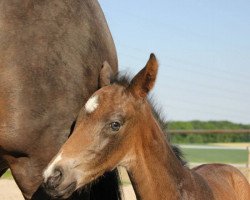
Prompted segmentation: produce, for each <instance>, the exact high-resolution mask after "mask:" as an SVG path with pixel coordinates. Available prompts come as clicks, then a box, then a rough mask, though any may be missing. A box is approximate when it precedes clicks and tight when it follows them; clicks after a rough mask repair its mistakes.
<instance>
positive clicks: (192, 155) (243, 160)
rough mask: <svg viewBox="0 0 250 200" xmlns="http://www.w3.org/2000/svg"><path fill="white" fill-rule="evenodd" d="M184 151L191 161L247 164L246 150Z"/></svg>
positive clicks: (187, 158)
mask: <svg viewBox="0 0 250 200" xmlns="http://www.w3.org/2000/svg"><path fill="white" fill-rule="evenodd" d="M182 150H183V153H184V156H185V158H186V160H187V161H188V162H191V163H211V162H219V163H236V164H247V156H248V153H247V151H246V150H231V149H226V150H225V149H185V148H183V149H182Z"/></svg>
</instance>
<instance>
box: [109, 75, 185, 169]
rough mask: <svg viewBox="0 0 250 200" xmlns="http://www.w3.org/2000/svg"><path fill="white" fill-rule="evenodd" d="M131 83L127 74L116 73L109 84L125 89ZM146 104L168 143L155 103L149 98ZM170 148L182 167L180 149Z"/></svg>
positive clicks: (182, 161)
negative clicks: (148, 104) (149, 106)
mask: <svg viewBox="0 0 250 200" xmlns="http://www.w3.org/2000/svg"><path fill="white" fill-rule="evenodd" d="M130 81H131V78H130V75H129V74H121V73H118V74H116V75H115V76H114V77H113V78H112V81H111V84H118V85H122V86H124V87H127V86H129V83H130ZM148 102H149V103H150V105H151V108H152V112H153V114H154V117H155V119H156V120H157V122H158V123H159V125H160V127H161V129H162V130H163V132H164V133H165V136H166V137H165V138H166V140H168V141H169V143H170V135H169V133H168V132H167V131H166V128H165V124H166V120H164V118H163V116H162V114H161V111H160V109H159V107H158V105H157V104H156V103H155V101H154V100H153V97H152V96H150V97H149V98H148ZM170 145H171V148H172V150H173V152H174V154H175V156H176V157H177V158H178V160H179V161H180V162H181V163H182V165H186V164H187V162H186V161H185V159H184V156H183V153H182V151H181V149H180V148H179V147H178V146H176V145H173V144H171V143H170Z"/></svg>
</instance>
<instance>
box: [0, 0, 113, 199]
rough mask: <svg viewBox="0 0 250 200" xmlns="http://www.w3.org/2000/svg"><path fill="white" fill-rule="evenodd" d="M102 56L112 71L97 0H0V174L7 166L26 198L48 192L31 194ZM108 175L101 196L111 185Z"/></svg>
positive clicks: (92, 83)
mask: <svg viewBox="0 0 250 200" xmlns="http://www.w3.org/2000/svg"><path fill="white" fill-rule="evenodd" d="M105 60H107V61H108V62H109V63H112V66H113V70H114V71H116V70H117V57H116V51H115V46H114V43H113V40H112V37H111V34H110V32H109V29H108V26H107V23H106V21H105V17H104V15H103V13H102V10H101V8H100V6H99V4H98V2H97V1H96V0H39V1H38V0H22V1H21V0H19V1H16V0H1V1H0V174H1V175H2V174H3V173H4V172H5V171H6V170H7V169H8V168H10V169H11V172H12V174H13V176H14V178H15V180H16V182H17V184H18V186H19V188H20V189H21V191H22V193H23V195H24V197H25V198H26V199H31V198H32V199H42V200H45V199H47V197H45V196H43V195H42V194H41V193H40V192H39V191H40V190H39V191H38V192H37V193H36V194H34V193H35V192H36V190H37V189H38V187H39V185H40V183H41V182H42V171H43V169H44V167H45V166H46V165H47V164H48V162H49V161H50V160H51V158H52V157H53V156H54V155H55V154H56V153H57V151H58V150H59V148H60V147H61V145H62V144H63V143H64V142H65V141H66V140H67V138H68V136H69V134H70V132H71V129H72V127H73V123H74V121H75V119H76V117H77V115H78V112H79V110H80V108H81V107H82V105H83V104H84V102H85V101H86V100H87V99H88V97H89V96H90V95H91V94H92V93H93V92H94V91H95V90H97V89H98V74H99V71H100V69H101V67H102V63H103V62H104V61H105ZM109 178H110V182H109V181H107V182H106V181H105V180H103V185H101V186H100V187H102V188H103V190H102V191H103V193H100V194H97V196H98V195H100V196H101V199H104V198H105V192H107V193H112V192H113V193H115V192H116V189H117V187H116V186H115V184H116V183H115V182H114V181H115V176H114V175H112V174H111V175H110V177H109ZM101 182H102V181H101ZM101 182H100V184H101ZM105 182H106V183H105ZM112 183H114V184H113V186H114V187H111V188H110V192H109V190H108V189H107V188H105V187H106V186H107V187H108V185H109V186H112ZM95 188H96V189H97V190H98V186H95ZM112 188H113V189H112ZM115 188H116V189H115ZM91 195H94V192H93V193H92V194H91ZM32 196H33V197H32ZM76 196H78V195H76ZM114 196H116V194H115V195H114ZM96 198H97V197H96ZM108 198H109V199H110V196H108ZM84 199H88V198H84ZM97 199H99V198H97ZM115 199H116V198H115Z"/></svg>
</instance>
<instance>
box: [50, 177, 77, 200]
mask: <svg viewBox="0 0 250 200" xmlns="http://www.w3.org/2000/svg"><path fill="white" fill-rule="evenodd" d="M76 187H77V183H76V181H74V182H71V183H67V184H61V185H59V186H58V187H56V188H49V189H48V188H46V192H47V194H48V195H50V196H51V197H52V198H53V199H67V198H69V197H70V196H71V195H72V194H73V192H74V191H76Z"/></svg>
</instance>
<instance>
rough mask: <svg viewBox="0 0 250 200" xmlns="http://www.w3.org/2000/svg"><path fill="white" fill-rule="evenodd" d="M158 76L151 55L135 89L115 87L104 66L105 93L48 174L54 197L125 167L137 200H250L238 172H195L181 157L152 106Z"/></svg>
mask: <svg viewBox="0 0 250 200" xmlns="http://www.w3.org/2000/svg"><path fill="white" fill-rule="evenodd" d="M157 71H158V63H157V60H156V58H155V56H154V55H153V54H152V55H151V56H150V59H149V61H148V63H147V64H146V67H145V68H143V69H142V70H141V71H140V72H139V73H138V74H137V75H136V76H135V77H134V78H133V80H132V81H131V83H130V84H128V85H126V84H121V83H114V84H111V85H110V81H109V77H110V72H111V71H110V70H109V67H108V64H107V63H106V64H105V65H104V67H103V69H102V72H101V76H100V84H101V86H105V87H102V88H101V89H100V90H98V91H97V92H96V93H94V94H93V96H92V97H91V98H90V99H89V100H88V102H87V103H86V105H85V106H84V108H83V109H82V110H81V114H80V116H79V117H78V121H77V124H76V128H75V131H74V132H73V134H72V136H71V137H70V138H69V140H68V141H67V142H66V143H65V144H64V146H63V147H62V149H61V150H60V152H59V154H58V155H57V157H55V158H54V160H53V161H52V163H51V164H50V165H49V166H48V168H47V170H46V171H45V173H44V177H45V183H46V186H47V188H49V190H50V192H51V193H52V194H54V195H55V196H61V197H65V195H66V196H67V195H68V194H67V193H69V191H71V192H72V191H73V190H76V189H78V188H80V187H82V186H84V185H86V184H88V183H90V182H91V181H93V180H94V179H96V178H98V177H99V176H101V175H103V174H104V172H106V171H110V170H112V169H114V168H115V167H117V166H123V167H125V168H126V169H127V171H128V174H129V177H130V179H131V182H132V185H133V187H134V190H135V193H136V196H137V199H143V200H166V199H171V200H176V199H195V200H213V199H220V200H233V199H239V200H249V199H250V186H249V183H248V182H247V180H246V178H245V177H244V176H243V175H242V174H241V173H240V172H239V171H238V170H237V169H236V168H234V167H232V166H229V165H223V164H207V165H201V166H199V167H196V168H194V169H191V170H190V169H188V168H187V167H186V166H184V165H183V164H182V163H181V161H180V160H179V159H178V158H177V157H176V155H175V154H174V152H173V150H172V148H171V147H170V144H169V143H168V141H167V140H166V139H165V135H164V133H163V131H162V130H161V128H160V126H159V125H158V122H157V120H156V119H155V118H154V115H153V113H152V110H151V106H150V104H149V103H148V101H147V94H148V92H149V91H150V90H151V89H152V88H153V86H154V83H155V79H156V75H157ZM51 184H52V185H53V186H54V187H52V188H51V187H49V186H50V185H51ZM69 189H70V190H69Z"/></svg>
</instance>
